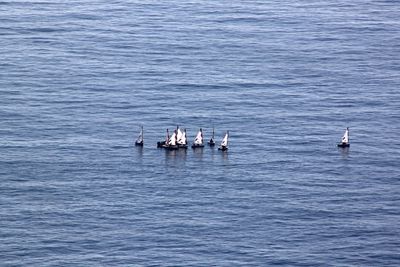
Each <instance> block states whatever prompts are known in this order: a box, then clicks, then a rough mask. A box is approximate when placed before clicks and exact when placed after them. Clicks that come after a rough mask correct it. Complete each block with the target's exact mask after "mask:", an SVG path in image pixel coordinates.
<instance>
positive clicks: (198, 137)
mask: <svg viewBox="0 0 400 267" xmlns="http://www.w3.org/2000/svg"><path fill="white" fill-rule="evenodd" d="M194 144H195V145H202V144H203V131H202V130H201V129H200V131H199V132H198V133H197V135H196V138H195V139H194Z"/></svg>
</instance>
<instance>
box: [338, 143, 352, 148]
mask: <svg viewBox="0 0 400 267" xmlns="http://www.w3.org/2000/svg"><path fill="white" fill-rule="evenodd" d="M337 146H338V147H349V146H350V144H346V143H340V144H337Z"/></svg>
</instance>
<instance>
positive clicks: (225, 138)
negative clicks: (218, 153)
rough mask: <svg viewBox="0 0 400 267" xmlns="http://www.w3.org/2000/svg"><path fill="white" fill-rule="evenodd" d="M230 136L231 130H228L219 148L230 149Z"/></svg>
mask: <svg viewBox="0 0 400 267" xmlns="http://www.w3.org/2000/svg"><path fill="white" fill-rule="evenodd" d="M228 138H229V131H226V134H225V136H224V139H222V142H221V146H220V147H219V148H218V150H222V151H226V150H228Z"/></svg>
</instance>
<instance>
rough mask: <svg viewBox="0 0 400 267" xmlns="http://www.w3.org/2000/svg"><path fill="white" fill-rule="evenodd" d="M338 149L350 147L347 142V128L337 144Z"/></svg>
mask: <svg viewBox="0 0 400 267" xmlns="http://www.w3.org/2000/svg"><path fill="white" fill-rule="evenodd" d="M337 146H338V147H349V146H350V142H349V127H347V128H346V130H345V132H344V134H343V137H342V141H341V142H340V143H339V144H337Z"/></svg>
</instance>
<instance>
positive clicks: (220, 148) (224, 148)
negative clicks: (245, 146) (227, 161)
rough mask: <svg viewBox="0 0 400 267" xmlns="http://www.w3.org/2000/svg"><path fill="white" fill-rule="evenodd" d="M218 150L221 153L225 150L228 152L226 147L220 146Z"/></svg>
mask: <svg viewBox="0 0 400 267" xmlns="http://www.w3.org/2000/svg"><path fill="white" fill-rule="evenodd" d="M218 150H221V151H227V150H228V148H227V147H226V146H221V147H219V148H218Z"/></svg>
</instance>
